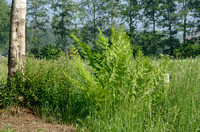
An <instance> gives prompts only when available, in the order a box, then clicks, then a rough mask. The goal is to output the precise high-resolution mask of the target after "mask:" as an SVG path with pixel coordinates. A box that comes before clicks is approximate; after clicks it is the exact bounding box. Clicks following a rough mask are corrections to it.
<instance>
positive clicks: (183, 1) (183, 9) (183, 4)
mask: <svg viewBox="0 0 200 132" xmlns="http://www.w3.org/2000/svg"><path fill="white" fill-rule="evenodd" d="M189 1H190V0H178V4H179V12H178V14H179V17H180V19H181V21H179V28H180V31H182V32H183V43H185V41H186V35H187V28H188V26H189V20H188V16H189V12H190V8H189V7H190V3H189Z"/></svg>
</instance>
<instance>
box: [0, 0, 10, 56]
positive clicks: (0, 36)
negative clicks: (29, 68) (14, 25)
mask: <svg viewBox="0 0 200 132" xmlns="http://www.w3.org/2000/svg"><path fill="white" fill-rule="evenodd" d="M9 9H10V7H9V6H8V4H7V2H6V1H5V0H1V1H0V14H1V16H0V56H1V54H3V55H5V54H6V53H7V51H6V50H8V42H9V31H10V30H9V29H10V28H9V26H10V10H9Z"/></svg>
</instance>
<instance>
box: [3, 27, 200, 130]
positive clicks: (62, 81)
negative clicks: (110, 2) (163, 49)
mask: <svg viewBox="0 0 200 132" xmlns="http://www.w3.org/2000/svg"><path fill="white" fill-rule="evenodd" d="M72 37H73V38H74V40H75V41H76V43H77V45H78V46H79V48H80V49H79V50H80V51H82V53H83V54H82V55H84V57H85V58H87V59H84V60H83V59H82V57H81V56H80V54H79V52H78V50H77V49H76V48H73V47H72V50H73V52H74V54H73V56H72V58H73V59H72V60H70V59H69V57H67V56H61V57H60V58H59V59H58V60H45V59H42V60H39V59H35V58H34V57H27V58H26V65H25V71H26V72H25V76H22V75H23V74H21V73H18V74H16V77H15V78H14V79H11V81H10V83H9V85H5V84H3V83H2V82H0V83H2V84H0V106H1V107H2V106H4V107H6V106H8V105H13V104H16V103H17V104H20V105H22V106H26V107H29V108H31V109H32V110H35V112H36V113H38V114H40V115H41V117H43V118H45V120H48V122H59V123H64V124H74V126H76V127H77V129H79V130H80V131H98V132H101V131H110V132H118V131H119V132H122V131H125V132H132V131H158V132H160V131H178V132H182V131H186V132H188V131H192V132H195V131H199V130H200V59H192V58H188V59H180V60H179V59H173V60H172V59H171V60H170V59H169V57H168V56H163V55H161V56H160V57H157V58H155V59H152V58H148V57H145V56H143V54H142V52H141V51H139V52H138V53H137V54H136V55H135V56H134V57H133V53H132V49H131V44H130V40H129V37H128V36H127V35H126V33H125V32H123V31H122V29H119V30H114V29H113V30H112V37H111V38H110V39H111V42H112V45H111V46H110V45H109V43H108V38H105V37H104V36H103V35H102V33H101V32H100V34H99V36H98V41H97V42H98V43H97V45H98V46H99V47H100V48H101V49H103V50H98V51H92V50H91V49H90V47H89V46H88V45H86V44H85V43H82V42H81V41H80V40H79V39H78V38H77V37H76V36H72ZM133 58H134V59H133ZM1 66H2V67H3V68H1V69H6V61H5V60H4V63H1ZM2 71H3V74H1V76H2V77H1V78H5V76H6V70H2ZM7 86H9V87H7ZM5 87H7V88H5ZM19 97H23V99H24V100H23V101H22V102H20V100H19V99H18V98H19Z"/></svg>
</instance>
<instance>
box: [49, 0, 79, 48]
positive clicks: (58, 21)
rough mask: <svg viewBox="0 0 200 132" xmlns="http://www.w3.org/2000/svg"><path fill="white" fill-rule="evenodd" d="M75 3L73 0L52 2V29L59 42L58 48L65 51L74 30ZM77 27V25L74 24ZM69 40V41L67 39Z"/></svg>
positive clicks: (53, 0) (54, 0) (55, 0)
mask: <svg viewBox="0 0 200 132" xmlns="http://www.w3.org/2000/svg"><path fill="white" fill-rule="evenodd" d="M73 4H74V3H73V2H72V0H52V1H51V8H52V9H53V12H54V13H53V18H52V23H51V25H52V28H53V30H54V34H55V36H56V40H57V46H59V47H62V49H63V50H65V47H66V45H67V44H69V42H67V41H68V39H69V36H70V34H71V31H72V28H73V20H74V19H75V18H73V16H74V14H73V12H74V5H73ZM74 25H76V23H75V24H74ZM67 38H68V39H67Z"/></svg>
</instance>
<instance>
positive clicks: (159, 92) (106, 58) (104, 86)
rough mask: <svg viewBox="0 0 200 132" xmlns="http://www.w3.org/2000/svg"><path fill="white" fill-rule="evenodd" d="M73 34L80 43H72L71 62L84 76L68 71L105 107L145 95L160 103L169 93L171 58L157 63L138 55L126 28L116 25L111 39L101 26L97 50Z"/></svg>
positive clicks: (77, 84) (148, 98) (82, 87)
mask: <svg viewBox="0 0 200 132" xmlns="http://www.w3.org/2000/svg"><path fill="white" fill-rule="evenodd" d="M72 37H73V39H74V41H75V42H76V43H77V45H76V46H72V49H73V52H74V54H73V60H72V61H71V62H70V63H71V65H72V66H73V68H74V70H76V72H77V73H78V74H79V75H80V77H81V79H77V78H73V77H71V76H69V75H67V74H66V73H64V74H65V76H66V78H67V79H68V80H70V81H71V83H72V84H73V85H75V86H77V87H79V88H80V89H82V90H83V91H84V92H85V93H86V94H87V96H88V98H89V99H90V101H91V102H92V103H93V104H95V105H97V106H100V107H101V108H102V107H108V106H109V107H110V106H113V107H115V106H117V105H118V103H121V102H126V101H127V102H133V101H136V100H137V101H138V102H139V101H141V100H145V99H147V100H148V101H149V100H150V102H151V104H158V103H159V102H160V101H159V100H162V99H163V98H164V97H165V95H164V94H167V92H166V91H168V88H167V86H166V85H165V83H164V81H165V80H164V75H165V74H166V73H167V71H168V68H169V67H168V59H167V58H165V59H162V60H160V62H159V63H157V64H153V63H152V62H151V61H150V60H149V59H148V58H147V57H144V56H143V54H142V52H141V51H139V52H138V53H137V54H136V56H135V57H134V56H133V50H132V47H131V44H130V39H129V36H128V35H126V32H124V31H123V29H122V28H120V29H119V30H115V29H114V28H113V29H112V35H111V37H110V41H109V38H106V37H105V36H104V35H103V34H102V31H101V30H99V35H98V39H97V41H96V45H97V49H96V51H93V50H91V47H90V46H89V45H87V44H86V43H84V42H81V41H80V40H79V39H78V38H77V37H76V36H75V35H74V34H72ZM75 47H76V48H75ZM78 50H79V52H78ZM80 52H81V54H82V55H83V56H84V58H85V60H83V59H81V57H80V54H79V53H80ZM87 62H88V63H87Z"/></svg>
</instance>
